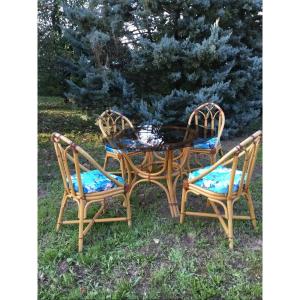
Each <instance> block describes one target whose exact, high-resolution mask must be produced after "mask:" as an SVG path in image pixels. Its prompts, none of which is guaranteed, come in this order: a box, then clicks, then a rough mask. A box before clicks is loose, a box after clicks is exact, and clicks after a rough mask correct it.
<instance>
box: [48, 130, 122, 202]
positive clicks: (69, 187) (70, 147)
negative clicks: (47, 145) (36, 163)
mask: <svg viewBox="0 0 300 300" xmlns="http://www.w3.org/2000/svg"><path fill="white" fill-rule="evenodd" d="M51 140H52V142H53V144H54V149H55V152H56V156H57V160H58V164H59V168H60V172H61V176H62V180H63V183H64V188H65V190H66V191H67V192H68V193H70V194H72V195H73V196H76V195H77V196H78V194H79V196H82V197H84V192H83V186H82V182H81V171H89V169H88V168H87V167H86V166H85V165H83V161H84V162H85V163H88V164H89V165H90V166H92V167H93V168H94V169H98V170H99V171H100V172H101V173H102V174H103V175H105V176H106V177H107V178H108V179H109V180H111V181H112V182H114V183H115V184H116V186H117V187H122V186H123V184H122V183H120V182H119V181H118V180H116V179H115V178H113V177H112V176H111V175H110V174H109V173H107V172H106V171H105V170H103V168H102V167H101V166H100V165H99V164H98V163H97V162H96V161H95V160H94V159H93V158H92V157H91V156H90V155H89V154H88V153H87V152H86V151H84V150H83V149H82V148H81V147H80V146H78V145H76V144H75V143H73V142H72V141H71V140H69V139H68V138H67V137H65V136H63V135H61V134H59V133H53V134H52V136H51ZM71 174H76V178H77V181H78V193H77V194H76V192H75V190H74V187H73V184H68V183H71V182H72V179H71Z"/></svg>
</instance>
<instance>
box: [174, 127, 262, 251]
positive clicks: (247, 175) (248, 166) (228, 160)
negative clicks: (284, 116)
mask: <svg viewBox="0 0 300 300" xmlns="http://www.w3.org/2000/svg"><path fill="white" fill-rule="evenodd" d="M261 138H262V132H261V131H260V130H259V131H257V132H255V133H254V134H252V135H251V136H250V137H248V138H247V139H246V140H244V141H243V142H242V143H240V144H239V145H238V146H236V147H234V148H233V149H232V150H231V151H229V152H228V153H227V154H226V155H224V156H223V157H222V158H221V159H220V160H219V161H217V162H216V163H215V164H214V165H212V166H211V167H210V168H209V169H207V170H206V171H205V172H203V173H202V174H201V175H200V176H198V177H195V178H193V179H192V180H185V181H184V187H183V190H182V199H181V213H180V223H183V221H184V217H185V216H200V217H213V218H218V219H219V221H220V223H221V225H222V227H223V229H224V231H225V233H226V235H227V237H228V239H229V247H230V248H231V249H232V248H233V219H240V220H251V221H252V224H253V227H254V228H256V219H255V212H254V206H253V201H252V197H251V193H250V182H251V177H252V173H253V169H254V165H255V160H256V156H257V151H258V148H259V144H260V141H261ZM242 160H243V161H242ZM240 161H242V162H243V163H242V175H241V180H240V184H239V189H238V191H237V192H233V182H234V177H235V173H236V170H237V166H238V163H239V162H240ZM220 165H222V166H231V177H230V182H229V188H228V193H227V194H226V195H225V194H219V193H214V192H211V191H209V190H207V189H204V188H201V187H199V186H198V185H196V184H195V182H196V181H198V180H200V179H201V178H203V177H204V176H205V175H207V174H209V173H210V172H212V171H213V170H214V169H215V168H216V167H218V166H220ZM242 183H244V184H242ZM189 193H193V194H196V195H202V196H204V197H207V199H208V203H209V204H210V205H211V207H212V209H213V211H214V213H207V212H192V211H186V209H185V206H186V202H187V196H188V194H189ZM241 196H243V197H244V198H245V199H246V201H247V205H248V209H249V215H243V216H238V215H234V213H233V205H234V203H235V202H236V201H237V200H239V199H240V197H241ZM218 205H219V206H221V207H222V209H223V210H224V213H223V214H222V213H221V212H220V210H219V208H218ZM225 220H227V224H226V222H225Z"/></svg>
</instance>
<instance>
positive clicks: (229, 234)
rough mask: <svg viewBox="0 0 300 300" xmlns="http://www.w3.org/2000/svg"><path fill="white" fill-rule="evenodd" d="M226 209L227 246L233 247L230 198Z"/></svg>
mask: <svg viewBox="0 0 300 300" xmlns="http://www.w3.org/2000/svg"><path fill="white" fill-rule="evenodd" d="M227 210H228V239H229V248H230V249H233V204H232V201H231V200H228V201H227Z"/></svg>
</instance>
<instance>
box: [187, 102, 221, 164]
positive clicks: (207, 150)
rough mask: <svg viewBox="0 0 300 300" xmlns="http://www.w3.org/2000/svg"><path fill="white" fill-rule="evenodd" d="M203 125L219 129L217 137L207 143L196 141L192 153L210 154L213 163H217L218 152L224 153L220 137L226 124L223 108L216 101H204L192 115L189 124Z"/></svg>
mask: <svg viewBox="0 0 300 300" xmlns="http://www.w3.org/2000/svg"><path fill="white" fill-rule="evenodd" d="M192 124H195V125H202V126H203V127H206V128H212V129H215V130H216V131H217V134H218V135H217V137H216V138H211V139H209V140H208V141H206V142H205V143H203V142H201V141H199V143H197V142H195V144H194V146H193V147H192V148H191V149H190V155H192V154H193V153H198V154H203V155H209V157H210V161H211V164H213V163H215V161H216V156H217V154H218V152H220V153H221V155H223V151H222V147H221V143H220V138H221V135H222V131H223V128H224V125H225V115H224V112H223V110H222V109H221V108H220V106H218V105H217V104H215V103H204V104H202V105H200V106H198V107H197V108H196V109H195V110H194V111H193V112H192V114H191V115H190V118H189V120H188V126H190V125H192ZM188 169H189V170H191V169H190V160H189V161H188Z"/></svg>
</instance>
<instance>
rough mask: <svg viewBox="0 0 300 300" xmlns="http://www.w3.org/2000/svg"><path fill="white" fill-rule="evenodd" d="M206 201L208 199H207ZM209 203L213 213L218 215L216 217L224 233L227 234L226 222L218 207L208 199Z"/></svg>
mask: <svg viewBox="0 0 300 300" xmlns="http://www.w3.org/2000/svg"><path fill="white" fill-rule="evenodd" d="M208 201H209V199H208ZM209 203H210V204H211V206H212V208H213V210H214V212H215V214H216V215H217V217H218V219H219V221H220V223H221V225H222V227H223V229H224V231H225V234H226V235H227V236H228V228H227V226H226V223H225V221H224V218H223V216H222V215H221V213H220V210H219V209H218V207H217V205H216V204H215V203H214V202H213V201H210V202H209Z"/></svg>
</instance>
